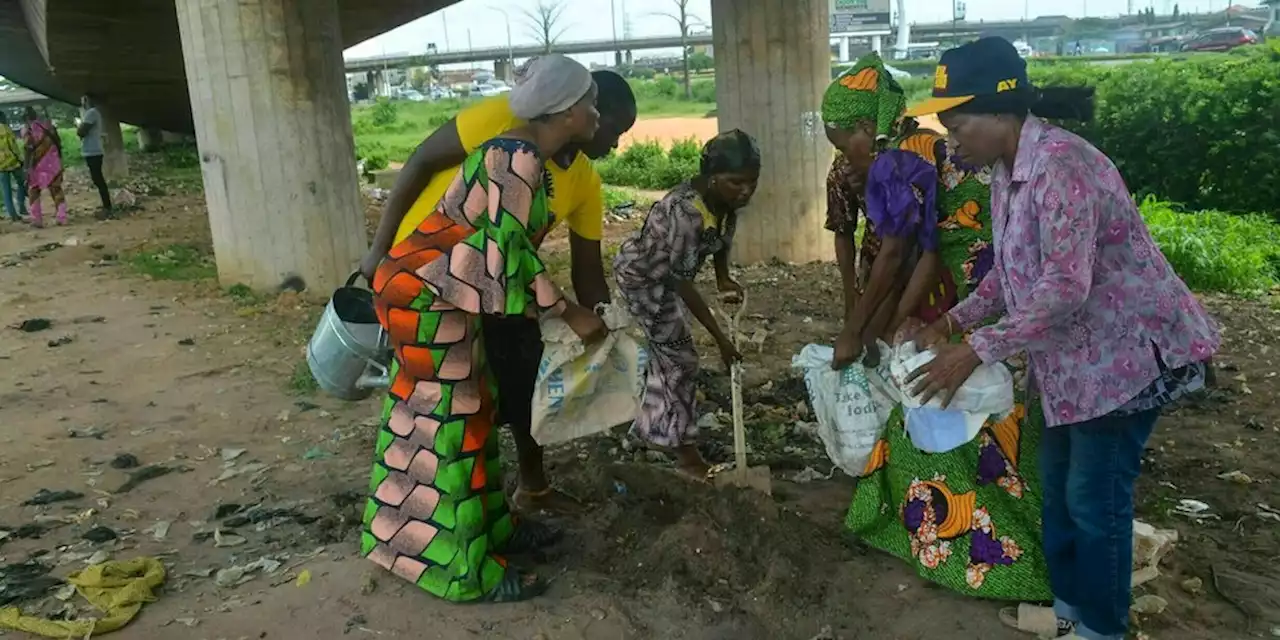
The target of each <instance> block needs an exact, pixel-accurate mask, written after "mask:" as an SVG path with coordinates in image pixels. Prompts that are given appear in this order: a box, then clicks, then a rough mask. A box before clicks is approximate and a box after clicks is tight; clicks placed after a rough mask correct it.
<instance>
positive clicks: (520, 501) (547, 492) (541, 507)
mask: <svg viewBox="0 0 1280 640" xmlns="http://www.w3.org/2000/svg"><path fill="white" fill-rule="evenodd" d="M548 496H557V497H558V499H559V501H560V502H562V503H569V504H570V505H571V506H568V507H559V508H557V507H549V506H547V505H545V504H539V503H538V501H539V500H541V499H543V498H546V497H548ZM511 503H512V505H513V506H514V507H515V509H516V511H518V512H521V513H538V512H548V513H559V514H576V513H582V512H583V511H585V510H586V507H584V506H583V505H582V501H581V500H578V499H577V498H575V497H573V496H571V495H569V494H567V493H565V492H563V491H557V490H555V489H554V488H552V487H547V488H546V489H543V490H541V491H529V490H528V489H516V492H515V493H514V494H512V496H511Z"/></svg>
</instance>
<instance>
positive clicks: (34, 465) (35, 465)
mask: <svg viewBox="0 0 1280 640" xmlns="http://www.w3.org/2000/svg"><path fill="white" fill-rule="evenodd" d="M52 466H53V461H52V460H40V461H37V462H28V463H27V471H28V472H32V471H35V470H36V469H43V468H45V467H52Z"/></svg>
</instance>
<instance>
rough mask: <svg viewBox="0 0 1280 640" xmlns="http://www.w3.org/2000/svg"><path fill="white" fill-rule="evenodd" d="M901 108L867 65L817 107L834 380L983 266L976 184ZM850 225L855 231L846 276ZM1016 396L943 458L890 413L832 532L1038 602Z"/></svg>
mask: <svg viewBox="0 0 1280 640" xmlns="http://www.w3.org/2000/svg"><path fill="white" fill-rule="evenodd" d="M905 110H906V98H905V96H904V94H903V91H902V88H901V87H900V86H899V85H898V83H897V81H895V80H894V79H893V77H892V76H891V75H890V74H889V73H888V71H887V70H886V69H885V67H884V63H883V62H882V61H881V60H880V57H879V56H877V55H875V54H872V55H870V56H867V57H865V58H863V59H862V60H860V61H859V62H858V64H857V65H855V66H854V67H853V68H852V69H850V70H849V71H848V72H847V73H845V74H843V75H841V76H840V77H839V78H837V79H836V80H835V82H833V83H832V84H831V86H830V87H829V88H828V89H827V93H826V95H825V97H824V99H823V105H822V112H823V119H824V121H825V122H826V130H827V137H828V139H829V140H830V141H831V144H832V145H833V146H835V147H836V149H837V150H838V151H839V153H838V154H837V156H836V159H835V161H834V163H833V164H832V167H831V173H830V175H829V176H828V179H827V187H828V194H827V195H828V212H827V228H828V229H830V230H831V231H833V232H834V233H835V235H836V255H837V260H838V262H839V265H840V273H841V278H842V280H843V284H844V291H845V294H844V295H845V324H844V329H843V330H842V331H841V334H840V337H839V338H838V340H837V342H836V357H835V360H834V361H833V362H832V366H833V367H835V368H837V369H842V368H844V367H845V366H848V365H849V364H851V363H853V362H855V361H858V360H862V361H863V362H865V363H866V364H869V365H874V364H875V362H876V360H877V359H878V356H879V351H878V349H877V348H876V346H875V345H876V341H877V340H884V341H885V342H889V343H890V344H894V343H897V342H901V341H902V340H903V339H904V336H910V335H913V334H914V333H915V332H916V331H917V330H918V329H919V328H920V327H922V326H923V323H928V322H932V321H933V320H935V319H938V318H941V317H945V313H946V311H947V310H948V309H950V308H951V307H952V306H954V305H955V304H956V303H957V302H958V301H959V300H960V299H961V298H963V297H964V296H965V295H967V294H968V293H969V292H970V291H972V290H973V289H975V288H976V285H977V283H978V282H979V281H980V280H981V279H982V277H983V276H985V275H986V273H987V271H988V270H990V268H991V265H992V263H993V254H992V253H991V221H990V215H989V213H988V210H989V206H990V187H989V185H990V174H989V172H987V171H985V170H978V169H972V168H968V167H964V166H962V165H961V164H960V163H959V161H958V159H957V158H955V157H954V156H953V154H952V153H951V150H950V149H949V147H948V145H947V141H946V139H945V138H944V137H943V136H941V135H939V134H938V133H936V132H933V131H929V130H926V129H921V128H920V127H919V126H918V125H917V123H916V122H915V121H914V120H911V119H907V118H904V117H903V114H904V112H905ZM860 219H864V220H865V221H866V227H865V229H864V231H863V238H862V246H861V250H860V252H859V253H860V254H861V255H859V256H857V262H860V265H859V266H858V267H855V244H854V237H855V233H856V231H857V226H858V222H859V220H860ZM867 347H870V348H867ZM1015 371H1017V368H1016V367H1015ZM1021 378H1022V376H1020V375H1018V374H1017V373H1015V379H1019V380H1020V379H1021ZM1016 396H1017V401H1018V404H1017V406H1016V407H1015V409H1014V411H1013V413H1011V414H1010V415H1008V416H992V417H991V419H989V420H988V421H987V423H986V424H985V425H984V426H983V428H982V430H981V432H980V433H979V435H978V437H976V438H975V439H973V440H972V441H970V442H968V443H967V444H965V445H962V446H961V447H959V448H956V449H952V450H951V451H948V452H946V453H925V452H922V451H920V450H919V449H917V448H916V447H915V446H914V445H913V444H912V442H911V439H910V437H909V436H908V435H907V433H906V430H905V428H904V426H905V422H904V413H903V410H902V408H901V407H898V408H896V409H895V410H894V412H893V414H892V416H891V417H890V419H889V423H888V425H887V426H886V428H885V431H884V434H883V435H882V437H881V440H880V441H879V442H877V443H876V446H875V449H874V450H873V451H872V454H871V457H870V459H869V461H868V462H867V466H866V468H865V469H864V470H863V472H862V474H861V477H860V479H859V482H858V487H857V489H856V490H855V493H854V498H853V504H852V505H851V506H850V508H849V514H848V516H847V519H846V525H847V526H848V527H849V528H850V529H851V530H852V531H853V532H854V533H855V534H857V535H858V536H859V537H860V538H861V539H862V540H863V541H864V542H866V543H867V544H870V545H871V546H874V547H876V548H878V549H881V550H883V551H887V552H889V553H891V554H893V555H895V556H898V557H899V558H902V559H903V560H906V561H907V562H909V563H911V564H912V565H913V566H914V567H915V568H916V571H917V572H918V573H919V574H920V575H921V576H923V577H925V578H928V579H929V580H932V581H934V582H936V583H938V584H941V585H943V586H946V587H948V588H950V589H953V590H955V591H958V592H960V593H963V594H966V595H973V596H978V597H985V598H993V599H1000V600H1029V601H1035V600H1045V599H1048V598H1050V590H1049V584H1048V578H1047V574H1046V570H1045V565H1044V557H1043V554H1042V552H1041V550H1040V530H1039V526H1038V524H1037V522H1038V519H1039V513H1040V495H1039V482H1038V480H1039V479H1038V477H1037V476H1036V471H1035V465H1034V464H1031V465H1026V467H1023V466H1020V464H1019V463H1020V461H1022V460H1032V461H1034V460H1035V459H1036V445H1037V443H1038V438H1039V433H1040V431H1039V429H1037V428H1028V429H1026V430H1023V428H1022V427H1023V423H1024V422H1026V421H1027V419H1038V418H1039V411H1038V410H1035V411H1032V412H1031V413H1035V414H1036V415H1035V416H1032V415H1030V413H1029V411H1030V410H1029V409H1027V410H1024V409H1023V404H1022V400H1023V395H1022V394H1021V393H1017V394H1016ZM1032 404H1033V405H1034V406H1036V407H1038V406H1039V405H1038V403H1032Z"/></svg>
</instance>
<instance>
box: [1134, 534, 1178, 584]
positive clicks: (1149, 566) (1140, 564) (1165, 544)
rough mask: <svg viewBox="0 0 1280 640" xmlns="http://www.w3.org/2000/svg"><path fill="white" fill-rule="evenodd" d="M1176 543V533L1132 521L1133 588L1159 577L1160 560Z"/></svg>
mask: <svg viewBox="0 0 1280 640" xmlns="http://www.w3.org/2000/svg"><path fill="white" fill-rule="evenodd" d="M1177 541H1178V532H1177V531H1174V530H1172V529H1157V528H1155V527H1153V526H1151V525H1149V524H1147V523H1145V522H1143V521H1141V520H1134V521H1133V569H1132V570H1133V575H1132V576H1131V577H1130V584H1131V585H1132V586H1133V587H1137V586H1139V585H1143V584H1146V583H1148V582H1151V581H1152V580H1155V579H1156V578H1158V577H1160V559H1161V558H1163V557H1164V556H1165V554H1167V553H1168V552H1169V550H1170V549H1172V548H1173V545H1174V544H1175V543H1176V542H1177Z"/></svg>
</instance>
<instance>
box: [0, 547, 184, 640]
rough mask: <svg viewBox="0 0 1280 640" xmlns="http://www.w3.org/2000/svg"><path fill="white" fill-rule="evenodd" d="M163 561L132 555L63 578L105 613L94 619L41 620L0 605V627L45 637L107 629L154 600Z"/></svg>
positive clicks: (115, 627)
mask: <svg viewBox="0 0 1280 640" xmlns="http://www.w3.org/2000/svg"><path fill="white" fill-rule="evenodd" d="M164 578H165V574H164V565H163V564H160V561H159V560H156V559H155V558H147V557H143V558H135V559H133V560H125V561H121V562H104V563H102V564H96V565H93V566H92V567H89V568H88V569H85V570H84V571H81V572H80V573H75V574H72V575H71V577H69V578H67V582H69V583H71V584H72V585H75V587H76V591H78V592H79V593H80V595H82V596H84V599H85V600H88V601H89V604H91V605H93V606H94V608H96V609H98V610H99V611H101V612H103V613H104V614H105V615H104V616H103V617H101V618H98V619H95V620H45V619H43V618H36V617H32V616H24V615H22V611H21V610H19V609H18V608H17V607H6V608H4V609H0V629H12V630H14V631H25V632H27V633H31V634H35V635H38V636H44V637H46V638H60V639H66V638H76V639H79V638H88V637H91V636H98V635H102V634H104V633H111V632H112V631H116V630H119V629H122V628H124V626H125V625H127V624H129V623H130V622H131V621H133V618H134V617H135V616H137V615H138V611H140V610H141V609H142V605H144V604H146V603H148V602H155V600H156V596H155V593H153V592H154V590H155V589H156V588H158V587H159V586H160V585H161V584H164Z"/></svg>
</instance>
